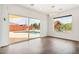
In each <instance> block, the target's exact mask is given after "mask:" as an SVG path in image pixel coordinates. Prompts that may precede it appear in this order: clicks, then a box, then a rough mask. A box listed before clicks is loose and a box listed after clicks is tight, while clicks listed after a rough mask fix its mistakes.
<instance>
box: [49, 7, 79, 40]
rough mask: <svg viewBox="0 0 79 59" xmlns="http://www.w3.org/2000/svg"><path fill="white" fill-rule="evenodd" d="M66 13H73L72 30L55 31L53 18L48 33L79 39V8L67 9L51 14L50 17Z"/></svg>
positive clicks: (50, 20)
mask: <svg viewBox="0 0 79 59" xmlns="http://www.w3.org/2000/svg"><path fill="white" fill-rule="evenodd" d="M65 15H72V32H70V33H69V32H55V31H54V29H53V22H52V20H53V19H49V25H48V26H49V30H48V35H49V36H55V37H60V38H66V39H71V40H77V41H79V8H75V9H71V10H67V11H64V12H61V13H58V14H55V15H50V17H51V18H53V17H59V16H65Z"/></svg>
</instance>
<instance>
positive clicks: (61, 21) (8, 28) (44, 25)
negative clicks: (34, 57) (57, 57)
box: [0, 4, 79, 54]
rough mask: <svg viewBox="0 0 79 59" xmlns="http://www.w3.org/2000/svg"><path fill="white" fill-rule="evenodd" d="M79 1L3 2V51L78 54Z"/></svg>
mask: <svg viewBox="0 0 79 59" xmlns="http://www.w3.org/2000/svg"><path fill="white" fill-rule="evenodd" d="M78 19H79V5H78V4H0V54H78V53H79V27H78V25H79V20H78Z"/></svg>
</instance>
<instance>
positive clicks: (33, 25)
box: [29, 18, 40, 38]
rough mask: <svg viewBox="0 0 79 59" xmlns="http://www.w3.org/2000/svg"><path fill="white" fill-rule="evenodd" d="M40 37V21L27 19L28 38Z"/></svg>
mask: <svg viewBox="0 0 79 59" xmlns="http://www.w3.org/2000/svg"><path fill="white" fill-rule="evenodd" d="M37 37H40V20H38V19H33V18H29V38H37Z"/></svg>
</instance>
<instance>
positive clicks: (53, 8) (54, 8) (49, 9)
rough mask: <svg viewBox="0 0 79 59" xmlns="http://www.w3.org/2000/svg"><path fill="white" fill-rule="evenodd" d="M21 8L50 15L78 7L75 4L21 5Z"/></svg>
mask: <svg viewBox="0 0 79 59" xmlns="http://www.w3.org/2000/svg"><path fill="white" fill-rule="evenodd" d="M21 6H24V7H28V8H30V9H33V10H36V11H39V12H42V13H46V14H51V13H57V12H62V11H66V10H70V9H73V8H76V7H78V6H79V5H75V4H22V5H21Z"/></svg>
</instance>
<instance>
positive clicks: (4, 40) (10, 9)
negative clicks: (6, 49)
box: [0, 5, 47, 46]
mask: <svg viewBox="0 0 79 59" xmlns="http://www.w3.org/2000/svg"><path fill="white" fill-rule="evenodd" d="M8 14H14V15H20V16H25V17H32V18H36V19H39V20H40V21H41V25H40V26H41V37H43V36H47V15H46V14H43V13H40V12H37V11H34V10H31V9H28V8H25V7H22V6H20V5H0V15H1V16H0V22H1V23H0V46H5V45H7V44H8V43H9V42H8V40H9V28H8V21H9V20H8ZM3 18H6V19H7V20H6V21H3Z"/></svg>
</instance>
